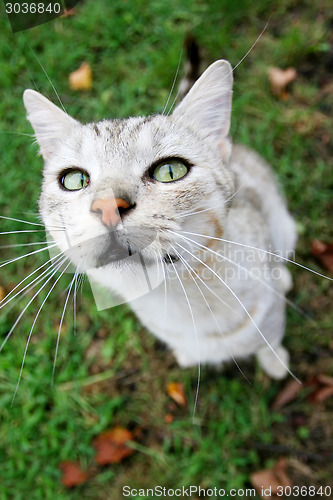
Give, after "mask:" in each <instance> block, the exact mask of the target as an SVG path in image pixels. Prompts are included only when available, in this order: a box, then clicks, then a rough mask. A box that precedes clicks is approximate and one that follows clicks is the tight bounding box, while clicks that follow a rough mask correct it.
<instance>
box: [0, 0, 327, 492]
mask: <svg viewBox="0 0 333 500" xmlns="http://www.w3.org/2000/svg"><path fill="white" fill-rule="evenodd" d="M77 11H78V14H77V16H75V17H70V18H65V19H56V20H55V21H52V22H50V23H47V24H45V25H42V26H40V27H37V28H34V29H32V30H30V31H26V32H21V33H17V34H12V33H11V31H10V27H9V23H8V21H7V19H6V18H5V17H2V19H1V20H0V29H1V42H0V61H1V71H0V92H1V99H0V117H1V124H0V151H1V162H0V172H1V181H2V182H1V189H0V214H1V215H4V216H8V217H17V218H27V219H28V220H36V219H35V218H34V216H33V214H36V213H37V210H38V208H37V200H38V195H39V191H40V183H41V168H42V160H41V159H40V158H37V157H36V146H34V145H32V141H31V140H30V138H29V137H26V136H24V135H17V134H16V133H23V134H31V129H30V127H29V124H28V122H27V121H26V119H25V111H24V108H23V104H22V93H23V91H24V89H25V88H29V87H30V88H37V89H39V90H40V91H41V92H42V93H43V94H44V95H46V96H49V97H50V98H51V99H52V100H53V101H54V102H56V101H57V100H56V96H55V94H54V92H53V89H52V86H51V84H50V82H49V81H48V78H47V77H46V76H45V74H44V72H43V70H42V69H41V67H40V65H39V63H38V62H37V60H36V58H35V56H34V53H35V54H36V55H37V56H38V58H39V60H40V61H41V63H42V65H43V67H44V68H45V70H46V71H47V73H48V75H49V77H50V79H51V81H52V83H53V85H54V86H55V88H56V89H57V92H58V93H59V95H60V96H61V99H62V101H63V103H64V105H65V107H66V109H67V110H68V112H69V113H70V114H71V115H73V116H75V117H76V118H78V119H79V120H81V121H83V122H87V121H90V120H98V119H101V118H104V117H124V116H129V115H139V114H149V113H156V112H159V111H161V110H162V109H163V106H164V104H165V102H166V100H167V98H168V94H169V90H170V88H171V85H172V81H173V78H174V75H175V71H176V68H177V64H178V61H179V57H180V53H181V47H182V43H183V40H184V38H185V35H186V34H187V33H188V32H192V33H194V34H195V35H196V37H197V38H198V40H199V41H200V44H201V45H202V47H203V48H204V50H205V53H206V58H207V63H208V62H210V61H213V60H215V59H217V58H220V57H223V58H227V59H229V60H230V61H231V63H232V64H233V66H235V65H236V64H237V63H238V62H239V61H240V59H241V58H242V57H243V56H244V55H245V53H246V52H247V51H248V49H249V48H250V47H251V45H252V44H253V43H254V41H255V40H256V39H257V37H258V36H259V34H260V33H261V31H262V30H263V28H264V27H265V25H266V22H267V20H268V19H270V22H269V24H268V27H267V29H266V32H265V33H264V35H263V37H262V38H261V40H260V41H259V42H258V44H257V45H256V47H255V48H254V49H253V50H252V52H251V53H250V54H249V55H248V57H247V58H246V59H245V61H244V62H243V63H242V64H241V65H240V66H239V67H238V68H237V70H236V71H235V88H234V104H233V123H232V135H233V137H234V140H235V142H243V143H246V144H248V145H250V146H251V147H253V148H255V149H256V150H257V151H259V152H260V153H261V154H262V155H263V156H264V157H265V158H266V159H267V160H268V161H269V162H270V163H271V164H272V165H273V168H274V170H275V171H276V172H277V175H278V176H279V179H280V183H281V185H282V187H283V188H284V190H285V192H286V196H287V198H288V203H289V206H290V208H291V210H292V212H293V214H294V215H295V217H296V219H297V221H298V224H299V227H300V232H301V235H300V241H299V250H298V256H297V260H298V261H299V262H301V263H302V264H305V265H307V266H309V267H311V268H313V269H316V270H319V271H320V267H319V266H318V264H317V263H316V262H315V261H314V260H313V259H312V258H311V256H310V242H311V240H312V239H314V238H319V239H322V240H324V241H327V242H329V241H332V223H331V219H330V217H331V214H332V199H333V197H332V189H333V177H332V142H329V141H330V140H331V139H330V136H331V130H332V126H333V119H332V105H333V99H332V92H333V91H332V89H331V90H329V88H328V87H327V89H328V90H326V91H325V85H326V84H328V83H329V82H330V79H331V74H329V64H328V63H326V61H328V60H329V50H332V48H330V46H329V26H330V22H332V13H331V8H330V1H329V0H327V1H326V2H325V1H324V2H321V7H320V9H319V7H317V6H316V5H315V4H314V3H313V2H310V0H304V1H297V0H294V1H290V0H277V1H274V2H273V1H266V0H260V1H257V2H252V1H250V0H242V1H239V2H230V1H227V0H223V1H221V0H212V1H211V2H209V3H208V2H207V3H206V2H203V1H200V0H191V1H190V0H186V1H181V0H174V1H173V2H172V4H171V5H170V3H167V2H162V1H161V0H160V1H153V0H145V1H142V0H140V1H134V0H127V1H126V2H123V1H121V0H115V1H112V2H109V1H106V0H99V1H98V2H96V1H93V0H87V1H86V2H84V3H82V5H81V4H80V5H79V6H78V8H77ZM82 61H88V62H89V63H90V64H91V66H92V70H93V77H94V84H93V88H92V90H91V91H89V92H86V93H83V92H82V93H79V92H74V91H71V90H70V89H69V86H68V75H69V73H70V72H71V71H73V70H74V69H76V68H77V67H78V66H79V65H80V64H81V62H82ZM270 66H279V67H282V68H286V67H288V66H295V67H296V68H297V69H298V70H299V76H298V79H297V81H296V82H295V83H294V85H293V86H292V90H291V92H290V94H289V97H288V99H287V100H285V101H283V100H280V99H278V98H276V97H274V96H272V94H271V92H270V88H269V83H268V79H267V69H268V68H269V67H270ZM327 138H328V139H327ZM22 228H23V225H21V224H19V223H13V222H9V221H5V220H2V221H1V231H11V230H18V229H22ZM40 234H42V233H39V234H36V235H34V234H31V235H30V234H26V235H18V236H15V235H10V236H9V235H7V236H1V245H9V244H18V243H22V242H26V241H29V242H33V241H41V238H42V237H41V236H40ZM23 248H24V247H23ZM23 248H17V247H15V248H13V249H10V250H9V249H1V252H2V256H1V260H5V259H9V258H11V257H15V256H19V255H21V254H22V253H23ZM26 248H28V249H31V248H33V247H26ZM43 262H44V260H43V256H38V255H37V256H35V257H30V258H27V259H23V260H20V261H18V262H16V263H15V264H13V265H11V266H7V267H4V268H1V275H0V286H1V287H3V288H4V289H5V290H6V291H9V290H10V289H11V288H12V287H13V286H14V285H15V284H17V282H18V281H19V280H20V279H22V278H23V277H24V276H25V275H26V274H28V273H30V272H32V271H33V270H34V269H35V268H36V267H38V266H40V265H41V264H42V263H43ZM293 274H294V277H295V288H294V291H293V292H292V296H291V298H292V300H293V301H294V302H295V303H296V304H297V305H300V306H301V307H303V308H304V309H305V311H306V312H307V313H308V314H309V315H310V316H313V317H314V319H315V320H316V322H317V324H316V325H315V326H314V325H313V322H310V321H308V320H307V319H306V318H303V317H301V316H299V315H298V314H297V313H296V312H295V311H293V310H292V309H291V310H289V311H288V324H287V338H286V344H287V345H288V347H289V349H290V351H291V353H292V369H293V371H294V372H295V373H296V374H297V375H299V376H304V377H306V376H307V375H308V374H311V373H316V371H319V370H323V371H327V372H328V373H329V372H331V374H332V366H331V365H332V363H331V359H332V351H333V348H332V339H331V335H330V334H331V332H332V325H333V315H332V308H331V306H330V304H331V300H332V291H331V289H330V288H329V283H328V282H325V281H324V280H321V279H319V278H315V277H314V276H313V275H311V274H310V273H306V272H305V271H303V270H298V269H293ZM68 283H69V278H68V277H65V278H63V279H62V281H61V283H60V286H59V287H57V290H58V292H55V293H54V294H52V296H51V299H50V300H49V301H48V302H47V303H46V305H45V308H44V310H43V312H42V314H41V315H40V318H39V320H38V322H37V324H36V328H35V332H34V335H33V337H32V340H31V344H30V346H29V350H28V353H27V356H26V361H25V367H24V370H23V376H22V380H21V383H20V387H19V390H18V392H17V395H16V399H15V401H14V404H13V405H11V400H12V397H13V394H14V391H15V387H16V383H17V380H18V377H19V372H20V366H21V362H22V357H23V353H24V349H25V343H26V338H27V336H28V334H29V330H30V327H31V324H32V322H33V319H34V315H35V313H36V311H37V308H38V307H39V305H41V303H42V300H43V299H42V298H38V299H37V304H36V305H35V306H34V307H31V308H29V309H28V310H27V312H26V314H25V315H24V316H23V318H22V320H21V321H20V323H19V325H18V326H17V328H16V329H15V332H14V334H13V335H12V337H11V339H10V340H9V341H8V343H7V344H6V345H5V347H4V349H3V351H2V352H1V353H0V464H1V467H0V485H1V487H0V500H5V499H11V498H15V500H19V499H26V498H27V494H30V493H29V492H33V493H31V494H30V497H29V498H33V499H43V500H47V499H52V500H58V499H65V500H66V499H74V500H75V499H79V498H80V499H83V498H86V499H94V500H97V499H103V500H104V499H106V498H120V497H121V488H122V486H123V485H126V484H127V485H130V486H131V487H133V488H144V487H153V486H154V485H156V484H160V485H162V486H166V487H168V488H176V487H180V486H181V485H184V486H186V485H200V486H201V487H206V488H209V487H214V486H217V487H220V488H225V489H226V490H228V489H230V488H238V487H242V488H244V487H249V485H250V483H249V477H250V474H251V472H253V471H255V470H256V469H258V468H261V467H263V466H265V465H267V464H270V463H271V460H272V459H274V458H276V455H274V454H271V455H270V456H267V455H263V454H262V453H260V451H259V448H260V447H259V446H258V443H259V444H272V443H276V442H277V443H279V442H280V441H281V439H282V438H281V431H280V429H281V428H282V429H283V426H284V425H288V423H287V420H286V422H283V423H282V424H281V419H283V418H284V417H283V416H281V415H280V414H278V413H274V412H272V411H271V410H270V404H271V402H272V399H273V398H274V395H275V394H276V393H277V391H278V390H279V387H280V385H279V384H278V383H273V382H269V381H267V380H266V379H265V378H264V377H263V376H262V373H261V372H260V371H259V370H258V369H257V368H255V367H254V366H253V365H252V364H251V363H250V364H247V363H244V364H242V368H243V369H244V371H245V372H246V374H247V376H248V377H249V378H250V380H251V381H252V385H249V384H248V383H247V382H246V380H245V379H244V378H243V377H242V376H241V374H240V373H239V372H238V371H237V369H236V368H235V367H233V368H232V367H231V368H230V369H228V370H227V372H226V373H223V374H219V373H215V372H214V371H212V370H208V369H205V368H203V369H202V377H201V384H200V392H199V399H198V405H197V408H196V411H195V416H194V419H193V408H194V399H195V393H196V384H197V370H196V369H192V370H183V371H182V370H180V369H179V368H178V367H177V366H176V364H175V362H174V360H173V358H172V356H171V354H170V353H168V352H166V351H164V350H161V349H159V348H158V345H157V344H156V343H155V341H154V339H153V338H152V337H151V336H150V335H149V334H148V333H147V332H145V331H143V330H142V328H141V327H140V325H139V324H138V323H137V321H136V319H135V318H134V317H133V315H132V314H131V312H130V311H129V310H128V309H127V308H126V307H125V306H124V307H122V306H119V307H117V308H114V309H111V310H106V311H100V312H99V311H97V310H96V307H95V304H94V301H93V297H92V294H91V291H90V288H89V285H88V283H86V284H85V285H84V287H83V293H82V299H80V300H79V304H78V313H77V324H76V335H73V333H72V332H73V314H72V308H71V305H70V307H69V309H68V312H67V314H66V316H65V321H64V325H63V330H62V333H61V339H60V346H59V352H58V357H57V363H56V370H55V379H54V385H53V386H52V384H51V381H52V367H53V360H54V354H55V346H56V337H57V331H58V326H59V321H60V317H61V311H62V307H63V304H64V300H65V291H64V290H65V288H66V286H67V285H68ZM61 290H63V292H60V291H61ZM31 297H32V294H30V295H29V298H31ZM27 300H28V299H27ZM27 300H26V302H27ZM23 302H24V301H23ZM26 302H25V303H26ZM21 309H22V305H21V303H18V304H16V305H15V306H14V307H13V308H12V309H10V308H8V310H7V311H6V310H1V322H0V335H1V338H4V337H5V336H6V333H7V332H8V331H9V329H10V327H11V325H12V324H13V322H14V320H15V318H16V316H17V315H18V314H19V312H20V311H21ZM91 346H94V348H96V353H97V354H96V355H97V358H98V360H97V361H96V359H93V358H91V357H90V356H88V354H89V352H91V349H92V348H91ZM94 377H95V378H94ZM96 377H97V378H99V381H98V382H96ZM170 381H183V382H184V384H185V387H186V392H187V396H188V399H189V406H188V408H186V409H178V410H176V411H175V415H176V417H175V420H174V422H172V423H171V424H165V422H164V416H165V414H166V413H168V412H169V411H170V409H169V404H170V400H169V398H168V396H167V395H166V391H165V386H166V384H167V383H168V382H170ZM93 382H94V383H93ZM302 408H303V407H302ZM296 409H297V408H296ZM326 410H327V411H329V410H330V408H329V407H328V408H327V409H326ZM304 411H305V410H304ZM306 411H309V412H311V408H310V409H309V408H308V409H307V410H306ZM331 411H332V409H331ZM286 418H287V417H286ZM116 424H118V425H122V426H125V427H129V428H130V429H139V430H140V433H139V437H138V442H139V444H140V451H137V452H136V453H135V454H134V455H133V456H132V457H131V458H130V459H127V460H126V461H124V462H123V463H122V464H119V465H116V466H110V467H106V468H103V469H100V470H99V471H98V473H97V474H96V475H95V476H94V478H92V479H91V480H90V481H89V482H88V483H87V484H86V485H84V486H81V487H79V488H77V489H75V490H73V491H67V490H66V489H65V488H64V487H63V486H62V485H61V480H60V479H61V472H60V470H59V468H58V465H59V463H60V462H61V461H64V460H79V461H80V462H81V464H82V466H83V467H84V468H85V467H86V468H87V467H89V466H90V465H91V464H92V463H93V450H92V447H91V442H92V439H93V438H94V436H96V435H98V434H99V433H100V432H102V431H104V430H106V429H108V428H111V427H112V426H114V425H116ZM292 432H293V431H292V430H290V431H289V432H288V437H289V438H290V442H292V444H293V446H294V447H295V448H297V447H300V446H302V444H304V443H303V442H304V439H305V437H304V436H305V435H308V434H306V431H302V430H298V431H296V430H295V432H294V434H293V433H292ZM327 467H328V466H327ZM326 472H327V468H326V469H325V467H324V466H323V468H322V469H319V470H316V474H317V476H316V480H317V481H319V482H320V480H324V478H325V477H326V476H325V473H326ZM327 477H328V476H327Z"/></svg>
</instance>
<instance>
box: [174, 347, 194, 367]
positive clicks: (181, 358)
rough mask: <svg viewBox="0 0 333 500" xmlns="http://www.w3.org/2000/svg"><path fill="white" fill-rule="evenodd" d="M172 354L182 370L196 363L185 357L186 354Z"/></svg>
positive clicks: (175, 352)
mask: <svg viewBox="0 0 333 500" xmlns="http://www.w3.org/2000/svg"><path fill="white" fill-rule="evenodd" d="M173 354H174V356H175V358H176V360H177V362H178V364H179V366H181V367H182V368H189V367H190V366H195V365H196V364H198V363H196V362H193V359H192V358H190V357H188V356H186V354H183V353H182V352H181V353H179V352H177V351H173Z"/></svg>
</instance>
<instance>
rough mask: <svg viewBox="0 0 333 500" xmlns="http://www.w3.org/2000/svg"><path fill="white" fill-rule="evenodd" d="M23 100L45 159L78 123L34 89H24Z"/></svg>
mask: <svg viewBox="0 0 333 500" xmlns="http://www.w3.org/2000/svg"><path fill="white" fill-rule="evenodd" d="M23 102H24V105H25V108H26V110H27V118H28V120H29V121H30V123H31V125H32V128H33V129H34V131H35V136H36V139H37V142H38V144H39V147H40V152H41V154H42V155H43V157H44V159H45V160H47V159H48V158H49V157H50V156H51V155H52V153H54V151H55V150H56V149H57V148H58V147H59V143H60V142H61V141H62V140H63V139H64V138H65V137H66V136H68V134H69V133H70V131H71V130H72V129H73V128H74V127H78V126H80V123H79V122H77V121H76V120H74V118H71V117H70V116H69V115H67V113H65V112H64V111H62V110H61V109H59V108H58V107H57V106H56V105H55V104H53V103H52V102H50V101H49V100H48V99H46V97H44V96H42V95H41V94H39V93H38V92H36V91H35V90H31V89H28V90H26V91H25V92H24V94H23Z"/></svg>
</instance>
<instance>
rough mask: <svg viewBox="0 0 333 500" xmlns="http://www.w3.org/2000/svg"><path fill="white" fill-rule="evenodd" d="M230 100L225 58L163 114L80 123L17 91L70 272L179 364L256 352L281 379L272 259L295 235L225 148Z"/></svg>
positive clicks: (51, 224)
mask: <svg viewBox="0 0 333 500" xmlns="http://www.w3.org/2000/svg"><path fill="white" fill-rule="evenodd" d="M231 95H232V70H231V67H230V65H229V64H228V63H226V62H224V61H218V62H216V63H214V65H212V66H211V67H210V68H209V69H208V70H207V71H206V72H205V73H204V75H203V76H202V77H201V78H200V79H199V80H198V82H197V83H196V84H195V85H194V87H193V88H192V90H191V91H190V92H189V94H188V95H187V96H186V97H185V99H184V100H183V101H182V102H181V104H180V105H179V106H178V107H177V108H176V109H175V111H174V113H173V114H172V115H171V116H163V115H157V116H155V117H148V118H129V119H128V120H105V121H103V122H99V123H92V124H88V125H81V124H79V123H78V122H76V121H75V120H73V119H72V118H70V117H68V115H66V114H65V113H63V112H62V111H60V110H59V109H58V108H56V107H55V106H54V105H53V104H51V103H49V101H47V100H46V99H45V98H43V97H42V96H40V95H39V94H37V93H36V92H33V91H27V92H26V94H25V105H26V107H27V110H28V118H29V120H30V121H31V123H32V125H33V127H34V129H35V133H36V137H37V141H38V142H39V145H40V148H41V153H42V154H43V156H44V159H45V169H44V184H43V190H42V196H41V200H40V211H41V215H42V218H43V222H44V224H45V227H46V229H47V230H48V232H49V233H50V234H51V236H52V237H53V238H54V240H55V242H56V243H57V245H58V247H59V248H60V249H61V250H62V251H63V252H64V253H65V254H66V255H68V256H69V258H70V260H71V261H72V262H73V263H74V264H75V265H76V266H77V267H78V269H79V270H80V271H83V272H86V273H87V274H88V276H89V278H90V279H91V280H92V281H95V282H97V283H99V284H100V285H102V286H104V287H106V288H108V289H110V290H112V291H113V292H116V293H117V294H118V295H120V296H122V297H123V299H124V300H126V301H128V302H129V303H130V304H131V306H132V308H133V310H134V311H135V312H136V314H137V316H138V317H139V319H140V320H141V322H142V323H143V324H144V325H145V326H146V327H147V328H148V329H149V330H150V331H151V332H153V333H154V334H155V335H156V336H157V337H159V338H160V339H161V340H163V341H164V342H166V343H167V344H168V346H169V347H171V348H172V350H173V351H174V353H175V355H176V358H177V360H178V362H179V363H180V364H181V365H182V366H190V365H194V364H197V363H206V362H207V363H213V364H221V363H223V362H224V361H227V360H230V359H233V358H235V359H238V358H244V357H247V356H249V355H252V354H256V355H257V356H258V359H259V361H260V363H261V365H262V366H263V368H264V369H265V371H266V372H267V373H269V374H270V375H271V376H273V377H276V378H281V377H283V376H284V375H285V374H286V371H287V365H288V355H287V352H286V351H285V349H284V348H283V347H281V340H282V337H283V333H284V318H285V311H284V310H285V299H284V296H285V293H286V291H287V290H288V289H289V288H290V286H291V280H290V276H289V273H288V271H287V269H286V268H285V266H284V264H283V261H281V260H277V259H275V258H273V257H272V254H271V253H270V252H272V253H275V254H278V255H281V256H284V257H287V256H288V255H289V254H290V252H292V251H293V249H294V245H295V242H296V232H295V225H294V222H293V220H292V218H291V217H290V215H289V213H288V211H287V209H286V205H285V202H284V200H283V199H282V197H281V196H280V194H279V193H278V190H277V187H276V184H275V181H274V178H273V176H272V173H271V172H270V169H269V167H268V166H267V165H266V164H265V163H264V161H263V160H262V159H260V158H259V157H258V156H257V155H256V153H254V152H252V151H250V150H248V149H246V148H245V147H242V146H235V147H234V148H233V149H232V147H231V142H230V139H229V138H228V132H229V124H230V113H231ZM80 172H81V181H80V182H81V183H82V184H81V186H80V185H78V186H76V184H75V183H76V182H77V179H78V177H77V176H78V175H80V174H79V173H80ZM168 176H169V177H168ZM73 186H74V189H73ZM59 228H61V229H62V230H61V231H59ZM223 240H226V241H223ZM230 242H236V244H235V243H230ZM237 243H238V244H237ZM257 249H261V250H262V251H259V250H257ZM126 252H127V253H126ZM126 255H127V258H126ZM144 279H147V280H148V282H149V287H148V288H149V289H150V291H149V293H143V290H147V286H146V287H145V286H144V285H145V284H144V283H143V281H144Z"/></svg>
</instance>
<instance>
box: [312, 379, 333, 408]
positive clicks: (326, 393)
mask: <svg viewBox="0 0 333 500" xmlns="http://www.w3.org/2000/svg"><path fill="white" fill-rule="evenodd" d="M309 385H313V386H315V387H316V388H315V390H314V391H313V392H312V393H311V394H310V395H309V397H308V399H309V401H310V402H311V403H322V402H323V401H326V399H328V398H330V397H332V396H333V377H329V376H328V375H323V374H319V375H317V376H316V377H314V378H313V379H312V380H311V381H310V383H309Z"/></svg>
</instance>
